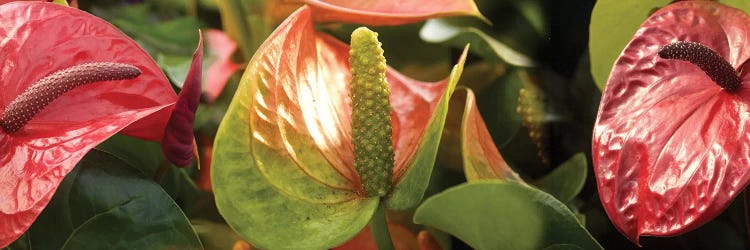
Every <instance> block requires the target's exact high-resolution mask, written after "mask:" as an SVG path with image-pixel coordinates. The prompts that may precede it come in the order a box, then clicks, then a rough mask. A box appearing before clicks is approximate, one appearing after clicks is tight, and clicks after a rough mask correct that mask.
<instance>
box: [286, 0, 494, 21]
mask: <svg viewBox="0 0 750 250" xmlns="http://www.w3.org/2000/svg"><path fill="white" fill-rule="evenodd" d="M299 1H303V2H305V3H307V4H308V5H310V8H311V9H312V11H313V19H314V20H315V21H316V22H345V23H357V24H366V25H400V24H407V23H416V22H421V21H424V20H427V19H429V18H436V17H444V16H458V15H470V16H476V17H479V18H482V19H484V17H483V16H482V14H481V13H479V9H477V6H476V4H475V3H474V1H473V0H427V1H402V0H379V1H372V0H299Z"/></svg>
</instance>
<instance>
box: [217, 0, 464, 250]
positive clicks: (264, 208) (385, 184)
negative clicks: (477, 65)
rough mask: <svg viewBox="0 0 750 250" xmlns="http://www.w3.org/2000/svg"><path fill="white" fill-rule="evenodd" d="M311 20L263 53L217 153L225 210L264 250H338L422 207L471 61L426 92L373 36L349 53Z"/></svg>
mask: <svg viewBox="0 0 750 250" xmlns="http://www.w3.org/2000/svg"><path fill="white" fill-rule="evenodd" d="M312 13H313V12H312V11H311V9H310V8H309V7H302V8H301V9H299V10H297V11H296V12H295V13H294V14H292V15H291V16H290V17H289V18H287V19H286V21H284V22H283V23H282V24H281V25H280V26H279V27H278V28H277V29H276V31H274V32H273V33H272V34H271V36H270V37H269V38H268V39H267V40H266V41H265V43H264V44H263V45H262V46H261V47H260V48H259V49H258V51H257V52H256V54H255V55H254V56H253V59H252V60H251V61H250V63H249V64H248V67H247V69H246V71H245V74H244V75H243V77H242V80H241V81H240V85H239V87H238V89H237V92H236V94H235V96H234V99H233V101H232V104H231V105H230V107H229V110H228V112H227V114H226V116H225V117H224V120H223V121H222V123H221V126H220V128H219V132H218V134H217V137H216V141H215V144H214V153H213V162H212V164H211V177H212V184H213V190H214V194H215V195H216V204H217V207H218V208H219V211H220V212H221V214H222V216H223V217H224V218H225V219H226V220H227V222H228V223H229V224H230V225H231V226H232V227H233V228H234V229H235V230H236V231H237V232H239V233H240V234H241V235H242V236H243V237H245V238H246V239H247V240H248V241H249V242H250V243H251V244H253V245H254V246H258V247H260V248H305V249H323V248H330V247H334V246H337V245H340V244H341V243H343V242H345V241H347V240H348V239H350V238H351V237H353V236H355V235H356V234H357V233H359V231H360V230H362V228H364V226H365V225H366V224H367V223H368V222H369V221H370V218H371V217H372V215H373V213H374V211H375V208H376V207H377V206H378V205H379V203H380V202H386V204H387V205H388V207H390V208H393V209H405V208H410V207H413V206H415V205H416V204H418V203H419V201H421V199H422V196H423V195H424V190H425V189H426V187H427V183H428V181H429V175H430V173H431V170H432V166H433V165H434V161H435V155H436V153H437V147H438V145H439V140H440V136H441V134H442V128H443V124H444V123H445V116H446V113H447V109H448V108H447V107H448V101H449V99H450V96H451V94H452V92H453V89H454V88H455V85H456V84H457V80H458V77H459V75H460V73H461V70H462V67H463V61H464V58H465V57H464V56H462V57H461V59H460V61H459V64H458V65H457V66H456V67H455V68H454V70H453V72H452V73H451V76H450V77H449V78H448V79H446V80H443V81H440V82H437V83H425V82H419V81H415V80H412V79H409V78H407V77H405V76H403V75H401V74H399V73H398V72H396V71H395V70H393V69H391V68H389V67H387V65H385V61H384V59H383V58H382V50H380V49H378V48H377V47H378V44H379V42H377V40H375V39H374V38H375V36H374V33H371V32H368V31H366V30H364V29H361V30H358V31H356V32H355V33H354V34H353V36H352V47H351V48H350V47H349V46H348V45H346V44H344V43H342V42H340V41H337V40H336V39H334V38H332V37H330V36H328V35H325V34H321V33H317V32H316V31H315V30H314V29H313V23H312ZM350 52H351V53H352V56H351V57H350ZM391 148H392V149H391Z"/></svg>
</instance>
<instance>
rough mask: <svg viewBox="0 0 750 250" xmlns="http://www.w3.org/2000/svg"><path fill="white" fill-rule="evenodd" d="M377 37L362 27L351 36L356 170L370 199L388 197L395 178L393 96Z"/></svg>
mask: <svg viewBox="0 0 750 250" xmlns="http://www.w3.org/2000/svg"><path fill="white" fill-rule="evenodd" d="M377 38H378V34H377V33H375V32H373V31H371V30H369V29H367V28H365V27H361V28H358V29H356V30H354V32H353V33H352V41H351V52H350V57H349V65H350V67H351V73H352V80H351V88H352V92H351V98H352V144H353V145H354V168H355V169H356V170H357V173H358V174H359V178H360V180H361V182H362V187H363V188H364V190H365V192H366V193H367V195H368V196H385V195H386V193H387V192H388V191H389V190H390V188H391V176H392V175H393V144H392V143H393V140H392V139H391V138H392V131H391V110H392V109H393V108H391V102H390V100H389V99H388V98H390V96H391V91H390V88H389V87H388V82H387V81H386V78H385V71H386V64H385V57H384V56H383V49H382V48H380V45H381V44H380V42H378V39H377Z"/></svg>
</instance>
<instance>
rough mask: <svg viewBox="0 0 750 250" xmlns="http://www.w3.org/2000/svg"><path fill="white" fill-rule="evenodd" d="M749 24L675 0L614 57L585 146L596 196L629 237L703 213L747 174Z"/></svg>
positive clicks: (698, 218) (678, 228)
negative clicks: (589, 144)
mask: <svg viewBox="0 0 750 250" xmlns="http://www.w3.org/2000/svg"><path fill="white" fill-rule="evenodd" d="M748 33H750V17H748V15H747V14H745V13H744V12H742V11H740V10H737V9H734V8H731V7H728V6H724V5H722V4H719V3H716V2H713V1H680V2H676V3H674V4H671V5H669V6H666V7H664V8H662V9H660V10H658V11H656V12H655V13H654V14H653V15H652V16H651V17H649V18H648V19H647V20H646V21H645V22H644V23H643V24H642V25H641V27H640V28H639V29H638V31H637V32H636V34H635V36H634V37H633V39H632V40H631V41H630V43H629V44H628V45H627V47H625V49H624V50H623V51H622V54H621V55H620V57H619V58H618V59H617V61H616V62H615V65H614V67H613V69H612V73H611V74H610V76H609V80H608V82H607V86H606V89H605V90H604V92H603V95H602V100H601V105H600V107H599V113H598V117H597V121H596V125H595V127H594V135H593V143H592V144H593V148H592V155H593V162H594V170H595V173H596V179H597V184H598V187H599V196H600V198H601V201H602V204H603V206H604V208H605V210H606V211H607V214H608V215H609V217H610V219H611V220H612V222H613V223H614V224H615V226H616V227H617V228H618V229H619V230H620V231H621V232H622V233H623V234H625V236H627V237H628V238H629V239H630V240H632V241H633V242H636V243H637V242H638V238H639V237H640V236H642V235H653V236H671V235H676V234H680V233H683V232H686V231H688V230H691V229H694V228H696V227H698V226H700V225H702V224H704V223H706V222H707V221H709V220H711V219H713V218H714V217H716V216H717V215H718V214H719V213H721V212H722V211H723V210H724V208H726V207H727V206H728V205H729V203H730V202H731V201H732V200H733V199H734V197H736V196H737V194H738V193H739V192H740V191H742V190H743V189H744V188H745V186H747V184H748V181H750V171H749V170H750V133H748V132H747V130H748V129H750V89H748V87H747V84H745V83H746V82H747V81H748V80H750V78H749V77H748V74H747V72H748V66H747V63H746V61H747V60H748V59H750V50H748V48H750V42H748V39H747V35H746V34H748Z"/></svg>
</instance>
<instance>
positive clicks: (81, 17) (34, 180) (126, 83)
mask: <svg viewBox="0 0 750 250" xmlns="http://www.w3.org/2000/svg"><path fill="white" fill-rule="evenodd" d="M0 23H2V24H3V25H0V62H2V65H1V66H0V88H2V90H3V91H0V111H3V110H4V109H5V107H7V105H8V104H9V103H10V102H11V101H12V100H13V99H14V98H15V97H16V96H17V95H18V94H20V93H21V92H22V91H24V89H26V88H27V87H28V86H29V85H31V84H33V83H34V82H35V81H37V80H38V79H40V78H42V77H44V76H46V75H48V74H50V73H52V72H55V71H57V70H60V69H64V68H67V67H70V66H73V65H77V64H83V63H88V62H118V63H127V64H131V65H134V66H136V67H138V68H139V69H140V71H141V75H140V76H138V77H137V78H135V79H132V80H121V81H106V82H98V83H92V84H87V85H85V86H81V87H78V88H76V89H73V90H71V91H69V92H67V93H65V94H64V95H62V96H61V97H59V98H58V99H56V100H54V101H53V102H52V103H50V104H49V105H48V106H47V107H46V108H45V109H43V110H42V111H41V112H39V113H38V114H37V115H36V116H35V117H34V118H33V119H32V120H31V121H30V122H29V123H28V124H26V126H25V127H23V128H21V130H19V131H17V132H16V133H14V134H12V135H8V134H5V133H4V132H0V221H1V222H2V223H0V247H4V246H6V245H8V244H9V243H10V242H12V241H13V240H15V239H16V238H17V237H18V236H20V235H21V234H22V233H23V232H24V231H25V230H26V229H27V228H28V227H29V226H30V225H31V223H32V222H33V221H34V219H35V218H36V217H37V216H38V215H39V213H40V212H41V210H42V209H43V208H44V207H45V206H46V204H47V203H48V202H49V199H50V197H51V196H52V194H53V193H54V191H55V189H56V188H57V186H58V185H59V184H60V181H61V180H62V179H63V177H64V176H65V175H66V174H67V173H68V172H69V171H70V170H71V169H72V168H73V167H74V166H75V164H76V163H77V162H78V161H79V160H80V159H81V158H82V157H83V156H84V155H85V154H86V152H88V151H89V150H90V149H91V148H92V147H94V146H96V145H97V144H99V143H100V142H101V141H104V140H105V139H106V138H108V137H109V136H111V135H113V134H115V133H117V132H119V131H121V130H122V132H123V133H126V134H129V135H133V136H137V137H141V138H145V139H151V140H159V139H161V137H162V133H163V131H164V127H165V126H166V121H167V119H168V118H169V114H170V112H171V108H172V105H173V104H174V102H175V100H176V96H175V94H174V91H173V90H172V88H171V86H170V85H169V82H168V81H167V79H166V77H165V76H164V74H163V73H162V72H161V70H160V68H159V67H158V66H157V65H156V63H154V61H153V60H152V59H151V58H150V57H149V55H148V54H146V52H144V51H143V50H142V49H140V48H139V47H138V45H136V43H135V42H134V41H133V40H131V39H130V38H128V37H127V36H125V35H124V34H123V33H122V32H120V31H119V30H117V29H116V28H115V27H114V26H112V25H110V24H109V23H107V22H105V21H103V20H101V19H99V18H97V17H94V16H92V15H90V14H88V13H85V12H82V11H80V10H77V9H74V8H68V7H63V6H60V5H57V4H52V3H43V2H14V3H8V4H4V5H2V6H0ZM136 121H137V122H136ZM134 122H135V123H134ZM123 129H124V130H123Z"/></svg>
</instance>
